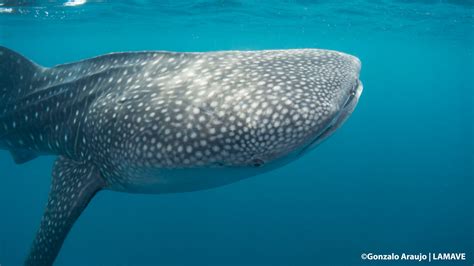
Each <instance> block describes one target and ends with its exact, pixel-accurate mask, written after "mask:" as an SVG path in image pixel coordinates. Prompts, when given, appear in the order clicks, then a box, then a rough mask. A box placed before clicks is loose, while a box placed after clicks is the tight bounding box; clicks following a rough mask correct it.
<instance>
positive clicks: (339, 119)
mask: <svg viewBox="0 0 474 266" xmlns="http://www.w3.org/2000/svg"><path fill="white" fill-rule="evenodd" d="M362 90H363V85H362V82H361V81H360V80H357V81H356V84H355V85H354V87H353V89H352V90H351V92H350V94H349V97H348V98H347V99H346V101H345V103H344V105H343V106H342V108H341V111H339V113H338V114H337V115H336V116H335V117H334V118H333V119H332V120H331V122H330V123H329V124H328V125H327V126H326V128H325V129H324V130H322V131H321V133H319V134H318V135H317V136H316V137H315V138H314V139H313V140H312V141H311V142H310V143H309V144H308V145H306V146H305V147H303V148H302V149H301V150H300V152H299V153H298V156H301V155H303V154H304V153H305V152H307V151H309V150H311V149H313V148H315V147H316V146H317V145H319V144H320V143H321V142H322V141H323V140H325V139H326V138H327V137H329V136H330V135H331V134H332V133H333V132H334V131H336V129H338V128H339V127H340V126H341V125H342V124H343V123H344V122H345V121H346V120H347V118H348V117H349V116H350V115H351V114H352V112H353V111H354V109H355V107H356V105H357V102H358V101H359V96H360V95H361V93H362Z"/></svg>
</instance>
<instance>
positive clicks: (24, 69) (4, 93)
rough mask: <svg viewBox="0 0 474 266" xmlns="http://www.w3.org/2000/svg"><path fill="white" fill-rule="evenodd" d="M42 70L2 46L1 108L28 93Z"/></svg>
mask: <svg viewBox="0 0 474 266" xmlns="http://www.w3.org/2000/svg"><path fill="white" fill-rule="evenodd" d="M42 69H43V68H42V67H41V66H39V65H37V64H35V63H33V62H32V61H30V60H29V59H27V58H26V57H24V56H22V55H20V54H19V53H17V52H15V51H12V50H10V49H8V48H6V47H3V46H0V107H1V105H2V103H9V102H11V101H13V100H15V99H16V98H18V97H20V96H21V95H23V94H25V93H27V92H28V90H29V89H31V87H32V81H33V79H34V78H35V77H37V76H38V75H39V74H40V73H41V71H42ZM0 109H1V108H0Z"/></svg>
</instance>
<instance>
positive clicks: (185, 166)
mask: <svg viewBox="0 0 474 266" xmlns="http://www.w3.org/2000/svg"><path fill="white" fill-rule="evenodd" d="M360 68H361V62H360V60H359V59H358V58H357V57H354V56H352V55H349V54H345V53H342V52H338V51H332V50H322V49H289V50H261V51H216V52H166V51H142V52H120V53H111V54H107V55H102V56H98V57H94V58H91V59H86V60H82V61H78V62H74V63H67V64H62V65H57V66H54V67H43V66H40V65H38V64H36V63H34V62H32V61H30V60H29V59H27V58H26V57H24V56H22V55H21V54H19V53H17V52H15V51H12V50H10V49H8V48H6V47H0V149H4V150H7V151H9V152H10V153H11V155H12V157H13V160H14V161H15V163H17V164H22V163H26V162H28V161H31V160H33V159H35V158H36V157H38V156H42V155H55V156H57V159H56V161H55V163H54V166H53V171H52V184H51V189H50V192H49V196H48V200H47V203H46V208H45V211H44V214H43V217H42V220H41V223H40V226H39V230H38V232H37V234H36V237H35V239H34V241H33V244H32V247H31V250H30V252H29V255H28V256H27V258H26V261H25V265H52V264H53V263H54V260H55V258H56V257H57V255H58V253H59V251H60V248H61V246H62V244H63V241H64V239H65V238H66V236H67V234H68V232H69V230H70V229H71V227H72V226H73V224H74V222H75V221H76V220H77V219H78V218H79V216H80V215H81V212H82V211H83V210H84V209H85V208H86V206H87V205H88V204H89V202H90V201H91V200H92V198H93V197H94V195H95V194H96V193H98V192H99V191H102V190H112V191H119V192H128V193H148V194H162V193H179V192H189V191H197V190H204V189H210V188H214V187H219V186H223V185H226V184H230V183H233V182H237V181H239V180H242V179H245V178H248V177H252V176H255V175H258V174H261V173H264V172H267V171H270V170H273V169H276V168H278V167H281V166H283V165H285V164H287V163H289V162H291V161H293V160H295V159H297V158H299V157H301V156H302V155H303V154H306V153H307V152H308V151H310V150H313V149H314V148H315V147H316V146H318V144H320V143H321V142H322V141H323V140H325V139H327V137H328V136H330V135H331V134H332V133H334V131H335V130H337V129H338V128H339V127H340V126H341V125H342V124H343V123H344V121H346V119H347V118H348V117H349V116H350V115H351V114H352V112H353V111H354V109H355V107H356V105H357V102H358V100H359V97H360V95H361V92H362V89H363V86H362V82H361V81H360V80H359V73H360Z"/></svg>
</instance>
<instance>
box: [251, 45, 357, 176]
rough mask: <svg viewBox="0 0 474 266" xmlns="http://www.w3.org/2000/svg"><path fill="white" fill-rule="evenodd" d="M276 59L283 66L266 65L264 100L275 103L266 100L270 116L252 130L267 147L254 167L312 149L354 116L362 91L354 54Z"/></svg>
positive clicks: (313, 53)
mask: <svg viewBox="0 0 474 266" xmlns="http://www.w3.org/2000/svg"><path fill="white" fill-rule="evenodd" d="M278 60H281V61H282V62H273V64H272V65H271V66H269V68H270V69H272V68H274V69H273V70H271V72H273V76H270V77H273V78H272V79H271V80H270V81H265V82H266V85H267V87H269V88H270V90H269V92H268V95H267V100H268V99H272V98H274V99H277V100H276V101H273V102H272V101H268V102H269V104H268V105H269V106H271V110H272V112H271V115H268V116H266V117H264V118H263V119H260V120H259V122H258V123H261V124H262V125H257V126H256V127H257V128H258V129H259V130H257V135H259V136H258V137H256V139H259V140H260V141H261V142H263V143H270V144H269V145H263V146H264V147H265V148H264V149H263V152H262V153H255V154H252V161H251V162H250V164H252V163H253V164H254V166H258V167H259V166H262V165H264V164H266V163H268V162H272V161H276V160H277V159H281V158H283V159H284V160H286V161H289V160H292V159H295V158H297V157H299V156H301V155H302V154H305V153H306V152H308V151H310V150H312V149H313V148H315V147H316V146H317V145H318V144H319V143H321V142H322V141H323V140H325V139H326V138H328V137H329V136H330V135H331V134H332V133H334V132H335V131H336V129H338V128H339V127H340V126H341V125H342V124H343V123H344V122H345V121H346V119H347V118H348V117H349V116H350V115H351V114H352V112H353V110H354V109H355V107H356V105H357V103H358V100H359V97H360V95H361V93H362V90H363V86H362V82H361V81H360V80H359V74H360V70H361V62H360V60H359V59H358V58H357V57H354V56H352V55H348V54H345V53H341V52H337V51H328V50H303V51H302V52H300V53H295V54H292V55H291V56H288V57H287V58H286V59H283V60H282V59H278ZM270 62H271V61H270ZM272 103H273V104H272ZM264 105H265V103H260V104H259V107H260V108H262V107H263V106H264ZM253 111H254V112H258V108H257V109H255V110H253ZM263 112H265V109H264V108H263ZM269 114H270V113H269ZM272 139H273V140H276V141H274V142H272V141H271V140H272ZM257 143H258V141H257Z"/></svg>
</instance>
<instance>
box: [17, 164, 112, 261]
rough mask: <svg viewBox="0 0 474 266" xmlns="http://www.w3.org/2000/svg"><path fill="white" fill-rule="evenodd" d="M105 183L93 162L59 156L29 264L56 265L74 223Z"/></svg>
mask: <svg viewBox="0 0 474 266" xmlns="http://www.w3.org/2000/svg"><path fill="white" fill-rule="evenodd" d="M103 186H104V181H103V179H102V178H101V177H100V174H99V172H98V171H97V170H96V168H95V167H94V166H93V165H92V164H89V163H81V162H75V161H72V160H69V159H67V158H64V157H60V158H58V160H57V161H56V163H55V165H54V169H53V178H52V184H51V191H50V193H49V198H48V203H47V206H46V210H45V212H44V214H43V218H42V220H41V225H40V228H39V231H38V233H37V234H36V238H35V240H34V242H33V247H32V248H31V251H30V253H29V255H28V258H27V260H26V263H25V264H26V265H35V266H36V265H52V264H53V262H54V259H55V258H56V256H57V254H58V253H59V250H60V249H61V245H62V243H63V241H64V239H65V238H66V236H67V234H68V232H69V230H70V229H71V227H72V225H73V224H74V222H75V221H76V220H77V218H78V217H79V216H80V215H81V213H82V211H83V210H84V209H85V208H86V206H87V204H88V203H89V201H90V200H91V199H92V198H93V197H94V195H95V194H96V193H97V192H98V191H99V190H101V189H102V187H103Z"/></svg>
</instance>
